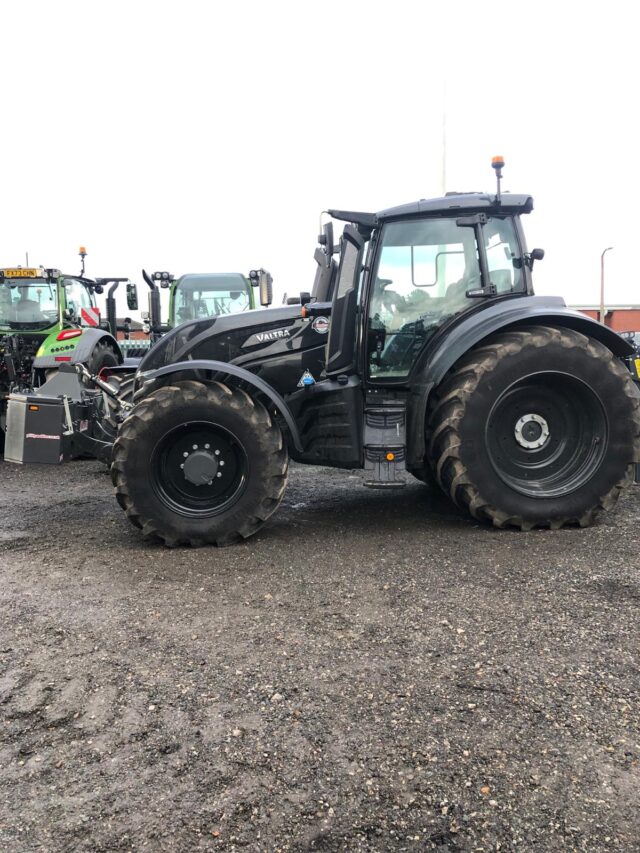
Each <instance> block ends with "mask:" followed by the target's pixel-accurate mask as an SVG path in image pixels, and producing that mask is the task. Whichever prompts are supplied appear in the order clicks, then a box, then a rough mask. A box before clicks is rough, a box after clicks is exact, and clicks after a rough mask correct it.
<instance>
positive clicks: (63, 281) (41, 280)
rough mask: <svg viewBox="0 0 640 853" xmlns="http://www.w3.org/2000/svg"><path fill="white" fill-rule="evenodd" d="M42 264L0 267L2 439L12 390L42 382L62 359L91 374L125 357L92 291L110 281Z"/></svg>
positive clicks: (32, 386) (100, 291) (2, 439)
mask: <svg viewBox="0 0 640 853" xmlns="http://www.w3.org/2000/svg"><path fill="white" fill-rule="evenodd" d="M123 280H124V279H97V280H95V281H94V280H93V279H88V278H85V277H84V276H73V275H65V274H63V273H61V272H60V270H56V269H45V268H43V267H37V268H36V267H28V268H23V267H5V268H4V269H0V442H3V441H4V430H5V426H6V401H7V397H8V395H9V393H10V392H17V391H28V390H30V389H33V388H37V387H39V386H41V385H43V384H44V382H45V381H46V380H47V379H50V378H51V377H52V375H53V374H55V372H56V371H57V370H58V369H59V367H60V366H61V365H63V364H66V365H75V364H84V365H86V366H87V368H88V370H89V372H90V373H92V374H97V373H99V372H100V370H101V369H102V368H104V367H115V366H116V365H119V364H121V363H122V362H123V354H122V352H121V351H120V348H119V346H118V344H117V342H116V339H115V329H114V332H113V334H112V333H111V331H109V330H108V329H106V328H103V325H102V321H101V319H100V312H99V310H98V308H97V305H96V299H95V295H96V294H100V293H102V292H103V288H104V285H105V284H106V283H108V282H116V285H115V286H117V282H120V281H123Z"/></svg>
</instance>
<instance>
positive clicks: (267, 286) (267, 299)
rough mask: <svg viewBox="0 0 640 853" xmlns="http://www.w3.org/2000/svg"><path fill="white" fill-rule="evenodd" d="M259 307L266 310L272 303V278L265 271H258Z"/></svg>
mask: <svg viewBox="0 0 640 853" xmlns="http://www.w3.org/2000/svg"><path fill="white" fill-rule="evenodd" d="M258 287H259V289H260V305H263V306H264V307H265V308H268V307H269V305H271V303H272V302H273V276H272V275H271V273H268V272H267V271H266V270H260V282H259V284H258Z"/></svg>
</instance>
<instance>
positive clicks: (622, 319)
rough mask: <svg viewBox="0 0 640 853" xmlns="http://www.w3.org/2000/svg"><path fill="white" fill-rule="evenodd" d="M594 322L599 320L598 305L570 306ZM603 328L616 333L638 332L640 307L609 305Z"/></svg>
mask: <svg viewBox="0 0 640 853" xmlns="http://www.w3.org/2000/svg"><path fill="white" fill-rule="evenodd" d="M571 307H572V308H575V309H576V311H582V313H583V314H586V315H587V316H588V317H592V318H593V319H594V320H599V319H600V307H599V306H598V305H572V306H571ZM604 322H605V326H609V328H610V329H613V330H614V331H616V332H640V305H609V306H607V307H606V308H605V314H604Z"/></svg>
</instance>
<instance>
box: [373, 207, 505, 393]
mask: <svg viewBox="0 0 640 853" xmlns="http://www.w3.org/2000/svg"><path fill="white" fill-rule="evenodd" d="M482 231H483V238H484V245H485V251H486V257H487V266H488V270H489V277H490V280H491V283H492V284H493V285H495V288H496V292H497V293H510V292H513V291H516V290H520V289H521V288H522V272H521V268H522V260H521V253H520V249H519V246H518V241H517V237H516V232H515V228H514V224H513V221H512V220H511V219H509V218H507V217H504V218H503V217H493V218H488V220H487V223H486V224H485V225H484V226H483V229H482ZM480 286H481V281H480V264H479V261H478V252H477V248H476V238H475V231H474V228H472V227H469V226H465V225H458V224H457V223H456V220H455V219H454V218H444V219H413V220H410V221H405V222H392V223H389V224H388V225H386V226H385V228H384V231H383V234H382V245H381V250H380V254H379V260H378V266H377V270H376V276H375V280H374V286H373V292H372V295H371V301H370V304H369V328H370V339H369V373H370V376H371V377H372V378H378V377H401V376H406V375H407V374H408V373H409V371H410V369H411V366H412V365H413V362H414V361H415V358H416V356H417V354H418V352H419V351H420V350H421V349H422V347H423V346H424V343H425V342H426V341H427V340H428V339H429V338H430V337H431V336H432V335H433V334H434V333H435V332H436V330H437V329H438V328H440V327H441V326H442V325H443V323H445V322H446V321H447V320H449V319H450V318H451V317H454V316H455V315H456V314H460V313H461V312H462V311H465V310H466V309H468V308H470V307H473V306H474V304H475V305H477V304H478V302H477V300H474V299H472V298H470V297H468V296H467V292H468V291H469V290H473V289H477V288H479V287H480Z"/></svg>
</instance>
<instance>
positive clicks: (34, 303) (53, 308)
mask: <svg viewBox="0 0 640 853" xmlns="http://www.w3.org/2000/svg"><path fill="white" fill-rule="evenodd" d="M57 322H58V293H57V288H56V285H55V283H50V282H48V281H45V279H44V278H30V279H29V281H28V283H27V282H26V281H25V282H24V283H22V282H16V281H14V280H12V282H11V285H8V284H7V283H6V282H5V283H4V284H0V327H2V328H5V329H46V328H48V327H49V326H53V325H54V324H55V323H57Z"/></svg>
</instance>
